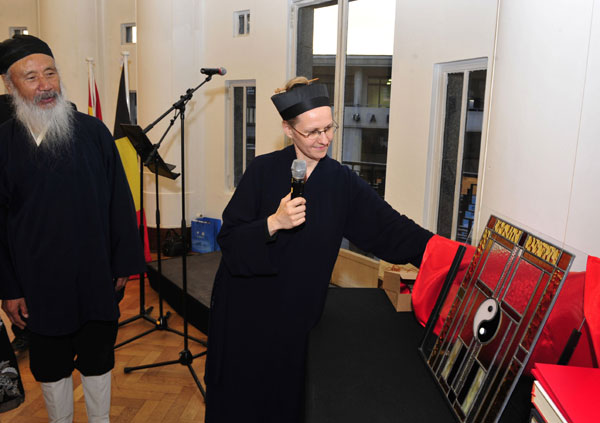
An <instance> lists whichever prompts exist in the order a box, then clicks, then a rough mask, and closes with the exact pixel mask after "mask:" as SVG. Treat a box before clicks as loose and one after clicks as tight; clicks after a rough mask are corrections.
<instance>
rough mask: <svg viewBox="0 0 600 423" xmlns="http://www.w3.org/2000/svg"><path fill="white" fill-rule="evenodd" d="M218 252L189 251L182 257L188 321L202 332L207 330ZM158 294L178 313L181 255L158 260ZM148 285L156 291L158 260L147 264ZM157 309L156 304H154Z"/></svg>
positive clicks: (179, 308)
mask: <svg viewBox="0 0 600 423" xmlns="http://www.w3.org/2000/svg"><path fill="white" fill-rule="evenodd" d="M220 261H221V253H220V252H219V251H216V252H214V253H207V254H193V255H189V256H187V257H186V262H187V288H188V303H187V310H188V313H187V314H188V316H187V317H188V321H189V323H190V324H191V325H193V326H194V327H196V328H197V329H198V330H200V331H202V332H203V333H205V334H206V333H208V310H209V308H210V294H211V292H212V286H213V282H214V280H215V274H216V273H217V269H218V268H219V263H220ZM161 267H162V269H161V270H162V286H161V291H162V296H163V299H164V300H165V301H166V302H167V303H168V304H169V305H170V306H171V307H173V309H174V310H175V311H176V312H177V313H179V314H181V312H182V303H181V298H182V297H181V289H182V288H181V287H182V280H183V276H182V271H183V268H182V266H181V257H173V258H171V257H169V258H168V259H163V260H162V266H161ZM148 279H149V281H150V286H151V287H152V288H153V289H154V290H155V291H157V292H158V290H159V278H158V262H155V261H154V262H152V263H149V264H148ZM154 309H155V310H158V307H154Z"/></svg>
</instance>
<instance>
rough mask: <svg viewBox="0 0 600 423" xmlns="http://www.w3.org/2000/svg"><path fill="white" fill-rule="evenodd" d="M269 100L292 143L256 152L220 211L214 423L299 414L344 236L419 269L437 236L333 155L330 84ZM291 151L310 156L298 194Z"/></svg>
mask: <svg viewBox="0 0 600 423" xmlns="http://www.w3.org/2000/svg"><path fill="white" fill-rule="evenodd" d="M272 100H273V102H274V104H275V106H276V107H277V109H278V111H279V113H280V115H281V116H282V118H283V123H282V127H283V131H284V132H285V134H286V135H287V136H288V137H289V138H290V139H291V140H292V142H293V145H291V146H289V147H287V148H284V149H283V150H280V151H275V152H273V153H270V154H266V155H263V156H259V157H257V158H256V159H254V160H253V161H252V163H251V164H250V165H249V166H248V168H247V170H246V172H245V173H244V176H243V177H242V179H241V181H240V183H239V185H238V187H237V189H236V191H235V193H234V195H233V197H232V199H231V201H230V202H229V204H228V206H227V207H226V209H225V211H224V212H223V227H222V229H221V232H220V234H219V236H218V242H219V245H220V246H221V251H222V255H223V258H222V261H221V265H220V267H219V270H218V272H217V275H216V278H215V284H214V287H213V293H212V300H211V320H210V328H209V349H208V358H207V364H206V375H205V380H206V385H207V409H206V422H209V423H217V422H218V423H225V422H241V421H243V422H246V423H254V422H256V423H259V422H260V423H269V422H273V423H293V422H299V421H300V419H301V416H302V409H303V390H304V362H305V353H306V341H307V337H308V333H309V331H310V330H311V328H312V327H314V325H315V324H316V323H317V321H318V320H319V318H320V316H321V314H322V311H323V306H324V302H325V297H326V294H327V288H328V285H329V281H330V278H331V273H332V270H333V266H334V264H335V261H336V258H337V255H338V251H339V248H340V244H341V241H342V238H344V237H346V238H347V239H349V240H350V241H351V242H353V243H354V244H355V245H357V246H358V247H360V248H361V249H363V250H365V251H369V252H372V253H373V254H375V255H377V256H378V257H380V258H382V259H385V260H387V261H389V262H392V263H406V262H411V263H413V264H415V265H417V266H418V265H419V264H420V261H421V258H422V254H423V252H424V250H425V246H426V244H427V242H428V241H429V239H430V237H431V236H432V235H433V234H432V233H431V232H429V231H427V230H425V229H423V228H421V227H420V226H419V225H417V224H416V223H415V222H413V221H412V220H410V219H409V218H407V217H406V216H403V215H400V214H399V213H398V212H396V211H395V210H394V209H393V208H392V207H391V206H390V205H389V204H388V203H386V202H385V201H384V200H382V199H381V197H379V195H378V194H377V193H376V192H375V190H373V189H372V188H371V187H370V186H369V185H368V184H367V183H366V182H365V181H363V180H362V179H361V178H360V177H359V176H357V175H356V174H355V173H354V172H353V171H352V170H351V169H349V168H348V167H346V166H343V165H341V164H340V163H339V162H337V161H335V160H333V159H331V158H329V157H328V156H327V149H328V147H329V144H330V143H331V141H332V139H333V134H334V133H335V130H336V129H337V124H336V123H335V122H334V121H333V118H332V114H331V108H330V106H329V98H328V95H327V88H326V87H325V86H324V85H320V84H310V81H307V80H306V78H295V79H294V80H292V81H290V82H289V83H288V85H287V87H286V89H285V92H282V93H279V94H276V95H274V96H273V97H272ZM295 159H301V160H304V161H305V162H306V168H307V171H306V182H305V186H304V194H303V196H302V197H297V198H294V199H291V195H290V180H291V171H290V167H291V165H292V162H293V161H294V160H295ZM373 347H374V348H376V346H373Z"/></svg>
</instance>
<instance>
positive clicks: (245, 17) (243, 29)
mask: <svg viewBox="0 0 600 423" xmlns="http://www.w3.org/2000/svg"><path fill="white" fill-rule="evenodd" d="M248 34H250V11H249V10H239V11H237V12H233V36H234V37H242V36H244V35H248Z"/></svg>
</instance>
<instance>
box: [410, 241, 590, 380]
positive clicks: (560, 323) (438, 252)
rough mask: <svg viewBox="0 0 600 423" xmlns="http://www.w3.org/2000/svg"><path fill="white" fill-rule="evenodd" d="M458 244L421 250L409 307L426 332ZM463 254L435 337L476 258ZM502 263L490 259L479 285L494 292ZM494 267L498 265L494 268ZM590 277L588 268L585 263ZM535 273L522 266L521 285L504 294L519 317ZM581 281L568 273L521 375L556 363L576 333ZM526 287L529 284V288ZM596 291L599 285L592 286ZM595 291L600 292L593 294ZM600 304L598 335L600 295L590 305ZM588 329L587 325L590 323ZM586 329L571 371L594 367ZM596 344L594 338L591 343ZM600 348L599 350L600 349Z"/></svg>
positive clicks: (439, 243)
mask: <svg viewBox="0 0 600 423" xmlns="http://www.w3.org/2000/svg"><path fill="white" fill-rule="evenodd" d="M459 245H460V244H459V243H458V242H456V241H452V240H449V239H446V238H443V237H441V236H438V235H436V236H434V237H433V238H431V240H430V241H429V243H428V244H427V248H426V249H425V254H424V255H423V262H422V264H421V267H420V269H419V274H418V276H417V279H416V281H415V284H414V287H413V292H412V303H413V310H414V312H415V316H416V318H417V320H418V321H419V322H420V323H421V324H422V325H423V326H425V324H426V323H427V319H428V318H429V315H430V314H431V311H432V310H433V307H434V306H435V302H436V300H437V297H438V295H439V293H440V291H441V289H442V285H443V284H444V280H445V278H446V274H447V273H448V271H449V270H450V266H451V264H452V260H453V259H454V255H455V254H456V251H457V250H458V246H459ZM466 247H467V251H466V252H465V256H464V257H463V259H462V261H461V264H460V267H459V272H458V274H457V276H456V278H455V279H454V281H453V283H452V286H451V288H450V291H449V293H448V297H447V298H446V302H445V303H444V306H443V307H442V310H441V313H440V317H439V319H438V321H437V322H436V325H435V327H434V332H435V333H436V334H438V335H439V333H440V330H441V328H442V326H443V322H444V319H445V318H446V316H447V315H448V312H449V311H450V307H451V306H452V302H453V301H454V297H455V296H456V292H457V290H458V287H459V285H460V282H461V281H462V279H463V277H464V274H465V272H466V270H467V268H468V266H469V264H470V261H471V259H472V257H473V254H474V253H475V247H473V246H466ZM505 260H506V257H504V256H503V255H502V254H498V255H493V254H492V255H490V256H489V258H488V263H487V265H486V270H485V271H484V272H482V274H481V275H480V279H481V280H482V281H483V282H484V283H486V284H487V285H488V286H490V287H492V288H493V286H495V282H496V281H497V277H498V276H499V275H500V273H499V272H501V271H502V268H503V265H504V262H505ZM496 262H497V265H496V264H495V263H496ZM597 264H598V270H597V272H598V271H599V270H600V262H597ZM588 271H589V263H588ZM536 272H537V271H536V270H535V268H533V267H528V266H522V267H520V269H519V271H518V273H517V275H516V276H517V277H518V280H519V281H520V283H519V284H514V286H513V287H511V291H509V292H508V294H507V296H506V299H507V301H508V302H509V303H510V304H511V305H512V306H513V307H515V308H516V309H517V310H519V311H521V310H522V309H523V308H524V307H525V305H526V303H527V300H528V299H529V298H530V296H531V293H532V292H533V288H532V285H533V283H534V281H536V280H537V273H536ZM599 277H600V272H599V273H597V274H596V281H598V278H599ZM584 280H585V281H586V284H587V283H588V282H587V278H586V274H585V273H582V272H579V273H576V272H574V273H571V274H569V275H568V276H567V279H566V280H565V283H564V285H563V288H562V290H561V292H560V295H559V296H558V298H557V300H556V303H555V306H554V308H553V309H552V312H551V313H550V316H549V317H548V320H547V322H546V325H545V326H544V329H543V330H542V333H541V334H540V338H539V339H538V343H537V345H536V347H535V349H534V351H533V353H532V356H531V358H530V360H529V365H528V366H527V367H526V369H525V372H526V373H530V370H531V368H532V367H533V363H535V362H539V363H556V362H558V358H559V357H560V354H561V353H562V351H563V349H564V347H565V345H566V343H567V340H568V338H569V336H570V335H571V331H572V330H573V329H577V328H579V326H580V325H581V322H582V321H583V307H584V306H583V289H584ZM528 282H529V283H528ZM594 286H596V287H598V283H597V282H596V284H595V285H594ZM596 291H598V289H596ZM592 299H595V300H594V301H598V302H596V303H594V304H595V306H592V308H593V310H594V312H595V313H596V315H595V319H596V320H595V321H594V322H595V324H596V325H597V326H595V327H596V329H597V330H600V322H599V321H598V320H599V319H600V312H599V310H600V295H598V296H596V297H591V298H590V301H592ZM588 324H589V322H588ZM588 324H586V325H584V327H583V328H582V336H581V338H580V340H579V343H578V345H577V348H576V349H575V352H574V353H573V356H572V358H571V361H570V362H569V364H570V365H574V366H581V367H593V366H594V362H595V358H594V354H593V350H592V347H591V338H592V336H591V335H590V327H593V326H588ZM595 339H596V340H598V336H597V335H596V337H595ZM599 347H600V345H599Z"/></svg>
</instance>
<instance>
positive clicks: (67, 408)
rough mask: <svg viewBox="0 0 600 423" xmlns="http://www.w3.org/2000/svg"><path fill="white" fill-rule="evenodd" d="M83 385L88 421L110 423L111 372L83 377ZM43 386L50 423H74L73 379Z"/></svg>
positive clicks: (91, 422) (43, 384) (70, 377)
mask: <svg viewBox="0 0 600 423" xmlns="http://www.w3.org/2000/svg"><path fill="white" fill-rule="evenodd" d="M81 383H82V385H83V393H84V397H85V408H86V410H87V415H88V421H89V422H90V423H109V421H110V420H109V414H110V384H111V371H108V372H106V373H104V374H103V375H100V376H84V375H81ZM41 385H42V393H43V395H44V401H45V402H46V410H47V411H48V417H49V419H50V423H72V422H73V377H72V376H69V377H66V378H64V379H61V380H59V381H58V382H50V383H47V382H44V383H42V384H41Z"/></svg>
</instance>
